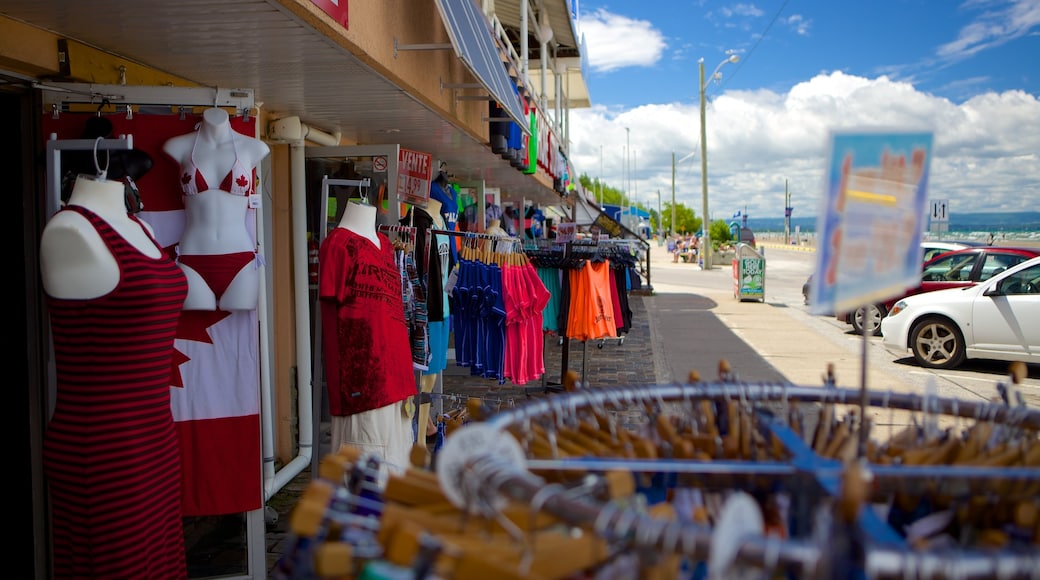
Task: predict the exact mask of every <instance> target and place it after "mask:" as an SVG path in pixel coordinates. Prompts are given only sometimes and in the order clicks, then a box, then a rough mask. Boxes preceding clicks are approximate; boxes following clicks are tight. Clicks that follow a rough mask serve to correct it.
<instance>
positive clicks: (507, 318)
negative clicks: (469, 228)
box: [450, 234, 550, 385]
mask: <svg viewBox="0 0 1040 580" xmlns="http://www.w3.org/2000/svg"><path fill="white" fill-rule="evenodd" d="M477 241H480V243H482V244H484V247H481V248H477V247H476V242H477ZM492 243H494V247H508V248H509V249H517V250H518V249H519V248H520V244H519V241H518V240H515V239H512V238H501V237H494V236H488V235H481V234H465V235H464V236H463V248H462V250H461V251H460V259H459V266H458V272H457V281H456V282H455V284H454V286H453V287H452V289H451V292H450V293H451V311H452V313H453V315H452V320H453V324H454V326H455V363H456V365H458V366H462V367H469V369H470V374H471V375H474V376H481V377H484V378H489V379H495V380H497V381H498V384H505V382H506V380H507V379H509V380H511V381H512V382H513V383H514V384H518V385H522V384H524V383H526V382H527V381H529V380H532V379H535V378H539V377H541V375H542V374H543V373H544V372H545V369H544V362H543V360H542V359H543V356H542V355H543V352H542V347H541V344H542V339H541V330H540V328H539V326H540V325H541V316H542V312H543V310H544V308H545V304H546V303H547V302H548V300H549V298H550V294H549V291H548V290H547V289H546V288H545V285H544V284H543V283H542V281H541V279H540V278H539V277H538V275H537V273H536V272H535V271H534V268H533V265H532V264H531V263H530V262H529V261H527V260H526V258H525V257H524V256H523V254H522V253H521V252H513V253H506V254H502V253H496V252H493V251H492V248H493V246H492Z"/></svg>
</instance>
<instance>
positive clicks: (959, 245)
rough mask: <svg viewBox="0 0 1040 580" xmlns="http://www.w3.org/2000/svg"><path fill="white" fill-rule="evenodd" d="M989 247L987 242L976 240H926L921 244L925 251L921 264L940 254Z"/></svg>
mask: <svg viewBox="0 0 1040 580" xmlns="http://www.w3.org/2000/svg"><path fill="white" fill-rule="evenodd" d="M988 245H989V244H987V243H986V242H979V241H975V240H957V241H952V240H926V241H923V242H921V249H922V250H924V255H923V256H922V258H921V263H922V264H924V263H925V262H927V261H928V260H931V259H932V258H934V257H936V256H938V255H939V254H945V253H946V252H952V251H954V250H964V249H966V248H981V247H983V246H988Z"/></svg>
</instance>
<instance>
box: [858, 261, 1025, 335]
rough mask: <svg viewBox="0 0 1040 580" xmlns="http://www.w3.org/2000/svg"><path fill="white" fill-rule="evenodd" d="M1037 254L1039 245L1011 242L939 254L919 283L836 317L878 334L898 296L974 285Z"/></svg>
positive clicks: (898, 298)
mask: <svg viewBox="0 0 1040 580" xmlns="http://www.w3.org/2000/svg"><path fill="white" fill-rule="evenodd" d="M1036 256H1040V248H1029V247H1024V248H1018V247H1010V246H982V247H977V248H967V249H964V250H954V251H952V252H946V253H945V254H939V255H938V256H936V257H934V258H932V259H931V260H928V261H927V262H925V263H924V266H923V270H922V272H921V285H920V286H917V287H916V288H910V289H908V290H907V291H906V292H904V293H903V294H902V295H900V296H893V297H892V298H890V299H888V300H886V301H885V302H882V303H877V304H871V305H870V306H864V307H862V308H858V309H856V310H853V311H851V312H843V313H840V314H838V315H837V318H838V319H839V320H844V321H845V322H847V323H849V324H851V325H852V328H853V329H854V330H855V331H856V332H857V333H862V332H863V331H864V327H866V332H868V333H870V334H872V335H874V336H880V335H881V319H882V318H884V317H885V316H886V315H887V314H888V312H889V311H890V310H891V309H892V305H893V304H895V303H896V302H898V301H899V300H900V299H901V298H905V297H907V296H912V295H914V294H921V293H923V292H931V291H933V290H942V289H944V288H957V287H960V286H974V285H976V284H978V283H979V282H983V281H985V280H989V279H990V278H992V277H993V276H995V275H997V274H999V273H1001V272H1003V271H1004V270H1006V269H1008V268H1010V267H1011V266H1014V265H1015V264H1019V263H1021V262H1025V261H1026V260H1028V259H1030V258H1034V257H1036Z"/></svg>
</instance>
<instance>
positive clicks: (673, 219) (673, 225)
mask: <svg viewBox="0 0 1040 580" xmlns="http://www.w3.org/2000/svg"><path fill="white" fill-rule="evenodd" d="M669 233H670V234H671V235H673V236H674V235H675V151H672V229H671V230H670V231H669Z"/></svg>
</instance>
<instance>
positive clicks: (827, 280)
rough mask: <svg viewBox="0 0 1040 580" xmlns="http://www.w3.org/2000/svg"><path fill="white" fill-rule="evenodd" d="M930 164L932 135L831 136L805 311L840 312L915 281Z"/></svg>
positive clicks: (918, 277)
mask: <svg viewBox="0 0 1040 580" xmlns="http://www.w3.org/2000/svg"><path fill="white" fill-rule="evenodd" d="M931 158H932V134H931V133H866V134H864V133H834V134H833V135H832V142H831V150H830V160H829V163H828V177H827V185H826V191H825V192H824V195H823V198H822V200H821V205H820V213H819V215H818V216H817V228H816V231H817V232H818V236H817V248H816V275H815V276H813V288H812V296H813V302H812V305H811V306H810V311H811V312H813V313H815V314H828V313H832V312H847V311H849V310H853V309H855V308H858V307H860V306H863V305H865V304H869V303H872V302H877V301H881V300H885V299H887V298H890V297H892V296H895V295H897V294H900V293H902V292H903V291H905V290H906V288H908V287H912V286H916V285H917V284H919V283H920V281H921V257H922V253H921V232H922V231H923V230H924V220H925V217H926V215H927V214H926V211H925V210H926V204H927V200H928V195H927V190H928V168H929V164H930V162H931Z"/></svg>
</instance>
